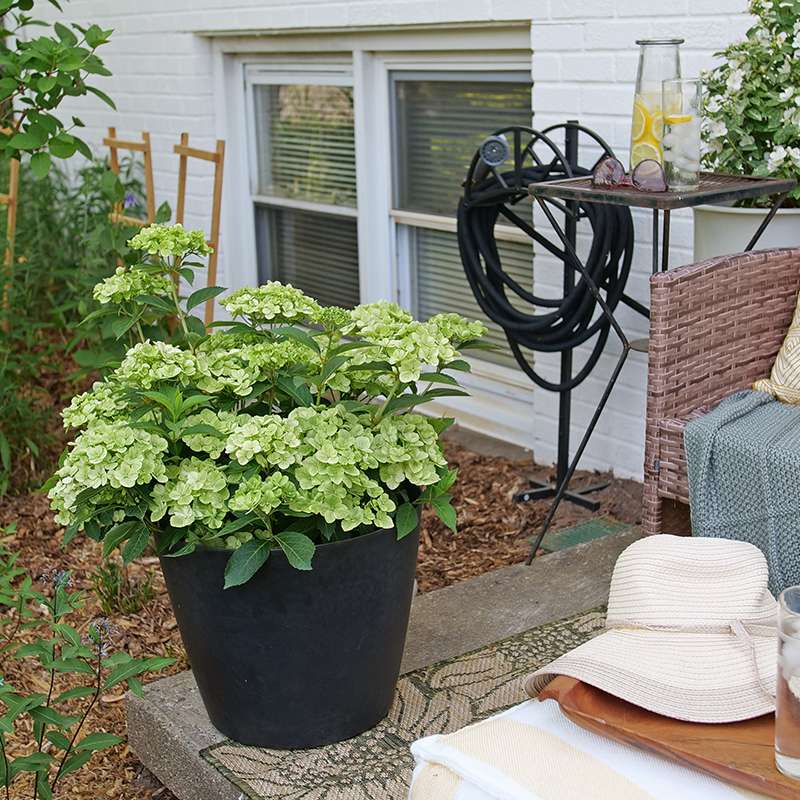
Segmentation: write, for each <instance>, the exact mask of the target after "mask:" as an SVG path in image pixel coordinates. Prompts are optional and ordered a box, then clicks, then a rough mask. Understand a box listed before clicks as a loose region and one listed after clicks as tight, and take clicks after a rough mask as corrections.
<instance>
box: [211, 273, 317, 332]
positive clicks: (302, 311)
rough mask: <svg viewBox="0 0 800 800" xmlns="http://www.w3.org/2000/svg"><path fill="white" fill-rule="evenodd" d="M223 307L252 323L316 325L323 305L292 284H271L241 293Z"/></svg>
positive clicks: (232, 297) (233, 315) (272, 282)
mask: <svg viewBox="0 0 800 800" xmlns="http://www.w3.org/2000/svg"><path fill="white" fill-rule="evenodd" d="M221 305H223V306H224V307H225V308H226V309H227V310H228V313H229V314H230V315H231V316H232V317H241V318H244V319H248V320H251V321H252V322H262V323H263V322H269V323H288V322H316V321H317V319H318V317H319V314H320V311H321V309H320V305H319V303H317V301H316V300H312V299H311V298H310V297H308V296H307V295H306V294H304V293H303V292H302V291H300V289H296V288H295V287H294V286H292V285H291V284H285V285H284V284H282V283H278V282H277V281H268V282H267V283H266V284H264V286H258V287H256V288H254V289H251V288H244V289H237V290H236V291H235V292H231V294H230V295H229V296H228V297H227V298H225V299H224V300H223V301H222V302H221Z"/></svg>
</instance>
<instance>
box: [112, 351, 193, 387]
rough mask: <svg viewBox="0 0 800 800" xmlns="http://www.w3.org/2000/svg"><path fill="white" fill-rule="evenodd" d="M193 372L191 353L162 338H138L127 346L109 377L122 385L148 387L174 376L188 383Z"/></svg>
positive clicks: (191, 378)
mask: <svg viewBox="0 0 800 800" xmlns="http://www.w3.org/2000/svg"><path fill="white" fill-rule="evenodd" d="M196 374H197V362H196V359H195V357H194V354H193V353H190V352H188V351H186V350H181V349H180V348H179V347H175V345H172V344H167V343H166V342H140V343H139V344H137V345H134V346H133V347H132V348H131V349H130V350H128V352H127V354H126V355H125V358H124V359H123V361H122V364H120V365H119V367H118V368H117V370H116V371H115V372H114V375H113V379H114V380H115V381H116V382H118V383H119V384H121V385H124V386H130V387H132V388H136V389H150V388H152V387H153V386H154V385H155V384H157V383H159V382H160V381H166V380H172V379H174V378H177V379H178V380H179V381H180V382H181V383H189V382H191V381H192V380H193V379H194V378H195V376H196Z"/></svg>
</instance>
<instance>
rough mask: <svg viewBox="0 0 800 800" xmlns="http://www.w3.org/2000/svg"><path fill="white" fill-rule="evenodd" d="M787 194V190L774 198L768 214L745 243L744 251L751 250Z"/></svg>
mask: <svg viewBox="0 0 800 800" xmlns="http://www.w3.org/2000/svg"><path fill="white" fill-rule="evenodd" d="M788 194H789V193H788V192H784V193H783V194H779V195H778V196H777V197H776V198H775V202H774V203H773V204H772V208H771V209H770V210H769V214H767V216H766V217H764V219H763V220H761V224H760V225H759V226H758V230H756V232H755V233H754V234H753V238H752V239H751V240H750V241H749V242H748V243H747V247H745V249H744V251H745V253H746V252H747V251H748V250H752V249H753V248H754V247H755V246H756V244H757V242H758V240H759V239H760V238H761V234H762V233H764V231H765V230H766V228H767V225H769V224H770V222H772V220H773V218H774V216H775V215H776V214H777V213H778V209H779V208H780V207H781V206H782V205H783V201H784V200H785V199H786V196H787V195H788Z"/></svg>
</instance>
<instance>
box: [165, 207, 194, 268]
mask: <svg viewBox="0 0 800 800" xmlns="http://www.w3.org/2000/svg"><path fill="white" fill-rule="evenodd" d="M171 217H172V209H171V208H170V207H169V203H167V202H166V200H165V201H164V202H163V203H162V204H161V205H160V206H159V207H158V209H157V210H156V224H157V225H163V224H164V223H165V222H169V221H170V218H171ZM189 271H190V272H191V270H189ZM180 272H181V275H183V270H181V271H180ZM184 277H185V276H184ZM187 280H189V279H188V278H187ZM189 283H192V281H191V280H189Z"/></svg>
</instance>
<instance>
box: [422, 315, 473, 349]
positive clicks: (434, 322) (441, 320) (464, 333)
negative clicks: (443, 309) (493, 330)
mask: <svg viewBox="0 0 800 800" xmlns="http://www.w3.org/2000/svg"><path fill="white" fill-rule="evenodd" d="M427 324H428V325H431V326H433V327H434V328H436V330H437V331H439V333H441V334H442V336H444V337H445V338H446V339H448V340H449V341H450V343H451V344H454V345H455V346H456V347H458V345H459V344H462V343H463V342H470V341H472V340H473V339H480V338H481V337H483V336H486V332H487V330H488V329H487V327H486V326H485V325H484V324H483V323H482V322H478V321H477V320H476V321H474V322H470V321H469V320H467V319H464V317H462V316H459V315H458V314H436V315H435V316H433V317H431V318H430V319H429V320H428V323H427Z"/></svg>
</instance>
